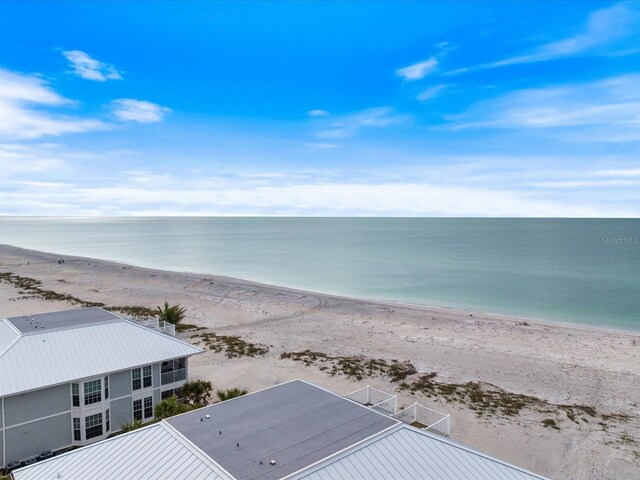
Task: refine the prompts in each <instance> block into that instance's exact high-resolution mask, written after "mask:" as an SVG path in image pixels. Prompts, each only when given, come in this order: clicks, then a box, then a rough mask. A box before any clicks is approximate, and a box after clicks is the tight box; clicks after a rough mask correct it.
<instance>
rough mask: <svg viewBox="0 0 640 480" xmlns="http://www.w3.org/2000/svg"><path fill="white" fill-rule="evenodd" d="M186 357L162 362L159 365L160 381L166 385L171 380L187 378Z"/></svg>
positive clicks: (176, 380) (171, 381)
mask: <svg viewBox="0 0 640 480" xmlns="http://www.w3.org/2000/svg"><path fill="white" fill-rule="evenodd" d="M186 366H187V359H186V358H178V359H176V360H169V361H167V362H162V365H161V367H160V374H161V375H160V383H161V384H162V385H167V384H169V383H173V382H179V381H180V380H184V379H186V378H187V369H186Z"/></svg>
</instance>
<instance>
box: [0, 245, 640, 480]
mask: <svg viewBox="0 0 640 480" xmlns="http://www.w3.org/2000/svg"><path fill="white" fill-rule="evenodd" d="M61 260H64V262H63V263H62V262H61ZM0 273H2V274H3V277H2V282H0V305H1V310H0V315H1V316H2V317H8V316H13V315H21V314H28V313H40V312H46V311H55V310H62V309H66V308H73V307H74V306H79V305H80V304H79V303H78V301H82V302H97V303H102V304H105V306H107V307H116V306H142V307H147V308H155V307H156V306H157V305H160V304H162V303H163V302H164V301H168V302H169V303H172V304H173V303H179V304H180V305H182V306H184V307H186V308H187V309H188V310H187V319H186V320H185V323H188V324H193V325H196V326H198V327H201V328H202V329H200V330H195V329H194V330H190V331H184V332H181V333H179V334H178V335H179V336H180V337H181V338H183V339H186V340H188V341H191V342H194V343H198V344H199V345H201V346H205V343H204V342H203V337H202V336H201V335H203V334H205V337H206V335H207V334H210V335H212V334H213V333H215V334H216V335H217V336H218V337H219V338H223V337H224V338H228V337H231V336H238V337H240V339H241V340H242V341H244V342H249V343H252V344H255V345H256V346H257V347H259V348H260V349H264V351H266V353H264V354H256V355H254V356H248V355H240V356H234V357H232V358H229V356H228V355H227V353H226V351H225V349H224V348H223V349H222V351H220V352H216V351H215V350H212V349H207V351H206V352H205V353H204V354H202V355H199V356H197V357H195V358H194V359H193V360H192V363H191V368H190V374H191V376H192V377H195V378H203V379H207V380H210V381H211V382H212V383H213V384H214V387H215V388H229V387H242V388H246V389H248V390H257V389H260V388H264V387H267V386H270V385H273V384H276V383H280V382H283V381H287V380H291V379H294V378H302V379H305V380H308V381H311V382H314V383H316V384H318V385H321V386H323V387H326V388H329V389H331V390H334V391H336V392H338V393H343V394H344V393H349V392H351V391H354V390H357V389H359V388H362V387H364V386H366V385H371V386H374V387H376V388H380V389H382V390H385V391H388V392H390V393H394V394H398V395H399V404H400V405H409V404H411V403H413V402H414V401H418V402H420V403H422V404H424V405H425V406H428V407H431V408H434V409H436V410H439V411H442V412H445V413H450V414H451V416H452V430H451V438H452V439H453V440H456V441H459V442H462V443H465V444H467V445H470V446H472V447H476V448H478V449H480V450H481V451H483V452H486V453H488V454H493V455H495V456H497V457H499V458H501V459H504V460H506V461H509V462H512V463H514V464H516V465H519V466H522V467H524V468H528V469H530V470H532V471H534V472H536V473H540V474H543V475H546V476H549V477H551V478H567V479H636V478H640V332H639V333H634V332H623V331H615V330H608V329H607V330H605V329H596V328H587V327H580V326H574V325H565V324H553V323H548V322H540V321H533V320H528V319H522V318H509V317H505V316H498V315H489V314H482V313H475V312H468V311H456V310H451V309H443V308H434V307H426V306H425V307H423V306H415V305H401V304H395V303H385V302H373V301H364V300H356V299H349V298H342V297H335V296H330V295H323V294H318V293H312V292H303V291H298V290H293V289H288V288H283V287H274V286H269V285H263V284H258V283H253V282H249V281H244V280H237V279H233V278H226V277H218V276H213V275H201V274H190V273H177V272H167V271H161V270H152V269H147V268H140V267H134V266H129V265H123V264H118V263H114V262H107V261H102V260H95V259H87V258H81V257H70V256H61V255H56V254H49V253H43V252H36V251H31V250H24V249H19V248H15V247H11V246H6V245H2V246H0ZM18 277H24V278H30V279H34V280H37V281H39V282H40V284H39V286H37V287H36V288H35V290H34V288H33V287H32V288H24V281H23V282H22V286H21V285H20V281H19V280H18ZM43 292H45V293H43ZM46 292H54V293H55V294H56V295H53V294H51V293H48V294H47V293H46ZM65 295H66V297H65ZM65 298H66V299H65ZM209 338H211V337H209ZM267 350H268V351H267ZM305 350H309V351H313V352H318V354H320V355H316V356H315V357H314V358H313V359H311V358H310V357H309V356H308V355H307V356H306V357H305V356H302V357H301V359H303V360H304V359H307V363H308V365H306V364H305V362H303V361H296V360H292V359H282V358H281V355H282V354H283V353H292V352H293V353H295V352H298V353H299V352H304V351H305ZM354 356H362V357H363V359H364V360H365V361H366V360H368V359H372V358H375V359H383V360H385V361H387V362H390V361H392V360H398V361H402V362H405V361H407V362H410V363H411V364H412V365H413V366H414V367H415V369H416V371H417V372H416V373H411V374H410V375H408V376H407V377H406V378H405V379H403V380H402V381H400V380H398V381H393V379H392V378H390V376H389V375H385V374H379V373H375V372H374V373H371V374H370V375H365V376H364V377H363V378H362V379H360V380H358V379H356V378H354V377H353V376H349V375H348V372H345V371H343V370H340V369H338V370H333V374H332V369H331V368H328V367H330V366H332V365H335V364H337V363H338V362H339V359H340V358H345V357H349V358H358V357H354ZM432 372H435V376H433V373H432ZM428 373H431V375H430V377H431V378H432V381H431V383H428V388H418V386H419V385H422V384H420V383H419V379H420V378H421V377H422V378H425V377H424V375H425V374H428ZM470 382H471V383H470ZM403 384H404V385H403ZM412 387H413V388H412ZM411 389H413V390H415V392H414V394H413V395H412V394H411V393H410V390H411ZM434 393H435V394H434Z"/></svg>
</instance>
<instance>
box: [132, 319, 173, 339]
mask: <svg viewBox="0 0 640 480" xmlns="http://www.w3.org/2000/svg"><path fill="white" fill-rule="evenodd" d="M132 320H133V321H134V322H136V323H138V324H139V325H142V326H143V327H147V328H151V329H153V330H157V331H159V332H162V333H166V334H167V335H171V336H172V337H175V336H176V326H175V325H174V324H172V323H169V322H165V321H164V320H160V319H158V317H147V318H133V319H132Z"/></svg>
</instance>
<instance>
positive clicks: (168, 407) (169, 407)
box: [153, 395, 189, 419]
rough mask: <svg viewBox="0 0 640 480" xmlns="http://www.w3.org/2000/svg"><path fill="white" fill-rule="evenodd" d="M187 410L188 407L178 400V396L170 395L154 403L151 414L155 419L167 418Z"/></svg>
mask: <svg viewBox="0 0 640 480" xmlns="http://www.w3.org/2000/svg"><path fill="white" fill-rule="evenodd" d="M187 411H189V407H188V406H187V405H184V404H182V403H180V402H178V398H177V397H176V396H175V395H172V396H171V397H169V398H165V399H164V400H162V401H161V402H159V403H158V404H156V406H155V408H154V410H153V414H154V415H155V417H156V418H157V419H162V418H169V417H173V416H174V415H179V414H180V413H184V412H187Z"/></svg>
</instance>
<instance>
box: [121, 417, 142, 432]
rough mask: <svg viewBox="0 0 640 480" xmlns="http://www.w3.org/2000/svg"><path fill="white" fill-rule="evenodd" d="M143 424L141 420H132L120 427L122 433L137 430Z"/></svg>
mask: <svg viewBox="0 0 640 480" xmlns="http://www.w3.org/2000/svg"><path fill="white" fill-rule="evenodd" d="M143 425H144V422H143V421H142V420H134V421H133V422H127V423H125V424H123V425H122V427H120V430H121V431H122V433H126V432H131V431H132V430H137V429H139V428H140V427H142V426H143Z"/></svg>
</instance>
